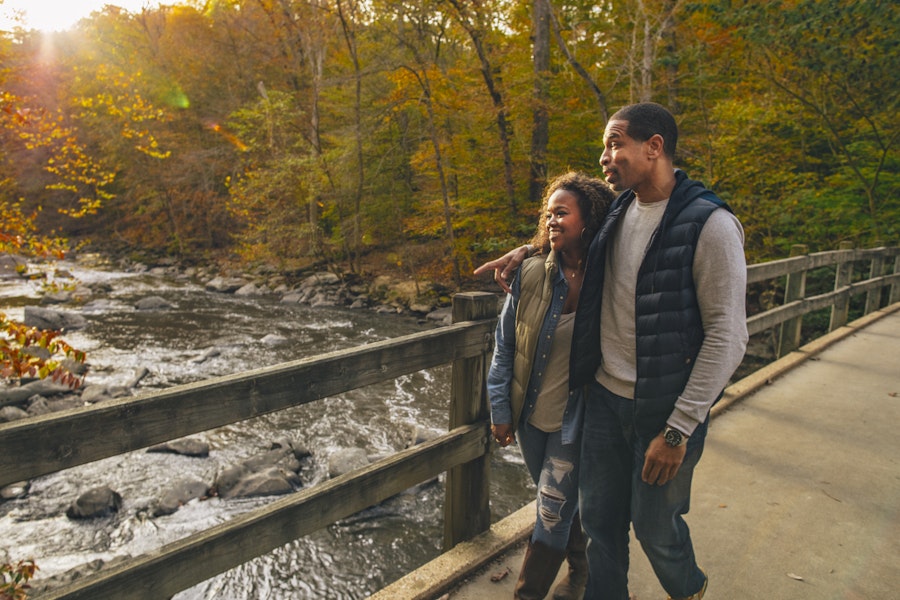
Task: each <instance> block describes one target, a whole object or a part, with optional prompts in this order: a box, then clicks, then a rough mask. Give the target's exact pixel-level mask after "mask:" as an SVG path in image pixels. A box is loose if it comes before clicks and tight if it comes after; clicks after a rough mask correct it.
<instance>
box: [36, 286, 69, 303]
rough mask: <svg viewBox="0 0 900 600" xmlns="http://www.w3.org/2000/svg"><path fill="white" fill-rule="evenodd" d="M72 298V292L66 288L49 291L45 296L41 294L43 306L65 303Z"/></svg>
mask: <svg viewBox="0 0 900 600" xmlns="http://www.w3.org/2000/svg"><path fill="white" fill-rule="evenodd" d="M71 300H72V293H71V292H67V291H65V290H60V291H58V292H47V293H46V294H44V295H43V296H41V306H46V305H48V304H65V303H66V302H69V301H71Z"/></svg>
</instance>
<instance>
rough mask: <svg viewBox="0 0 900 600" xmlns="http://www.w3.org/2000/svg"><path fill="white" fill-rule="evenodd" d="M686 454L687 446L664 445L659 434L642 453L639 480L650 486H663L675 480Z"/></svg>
mask: <svg viewBox="0 0 900 600" xmlns="http://www.w3.org/2000/svg"><path fill="white" fill-rule="evenodd" d="M686 453H687V444H684V445H681V446H674V447H673V446H670V445H668V444H667V443H666V440H665V438H663V434H661V433H660V434H659V435H658V436H656V437H655V438H653V441H651V442H650V446H648V447H647V452H645V453H644V468H643V469H642V470H641V479H643V480H644V483H649V484H650V485H654V484H656V485H665V484H667V483H669V482H670V481H672V480H673V479H674V478H675V474H676V473H678V469H679V468H680V467H681V463H682V462H683V461H684V455H685V454H686Z"/></svg>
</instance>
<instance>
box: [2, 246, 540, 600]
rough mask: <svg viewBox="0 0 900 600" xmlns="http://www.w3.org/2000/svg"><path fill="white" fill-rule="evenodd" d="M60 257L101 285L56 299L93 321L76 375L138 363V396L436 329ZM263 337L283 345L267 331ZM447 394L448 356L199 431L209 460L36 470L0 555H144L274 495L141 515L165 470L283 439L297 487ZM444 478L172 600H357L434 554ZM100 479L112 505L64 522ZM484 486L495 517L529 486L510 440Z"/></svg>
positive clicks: (191, 470) (235, 457)
mask: <svg viewBox="0 0 900 600" xmlns="http://www.w3.org/2000/svg"><path fill="white" fill-rule="evenodd" d="M63 266H64V267H65V268H66V269H68V270H69V271H70V272H72V273H73V274H74V276H75V277H76V278H77V280H78V281H80V282H82V283H83V284H86V285H88V286H89V287H91V288H93V289H94V290H97V289H105V290H107V291H104V292H101V293H96V292H95V296H94V298H93V300H91V301H90V302H89V303H88V304H86V305H85V306H82V307H75V308H72V307H65V308H66V309H69V310H76V311H78V312H80V313H81V314H82V315H84V316H85V318H86V319H87V320H88V327H86V328H85V329H83V330H79V331H74V332H70V333H68V334H67V335H65V336H64V339H65V340H66V341H67V342H68V343H69V344H70V345H72V346H74V347H76V348H78V349H80V350H84V351H86V352H87V353H88V362H89V363H90V365H91V370H90V372H89V374H88V377H87V380H86V384H106V385H122V384H124V383H125V382H127V381H130V380H131V379H132V378H133V377H134V376H135V373H136V372H138V371H140V370H141V369H144V368H146V369H148V370H149V375H147V376H146V377H145V378H144V379H142V380H141V383H140V386H139V388H138V391H139V392H140V391H142V390H144V391H146V390H153V389H164V388H167V387H171V386H174V385H179V384H183V383H189V382H193V381H198V380H203V379H208V378H210V377H216V376H220V375H226V374H231V373H237V372H240V371H245V370H249V369H255V368H258V367H262V366H269V365H273V364H276V363H281V362H286V361H290V360H296V359H299V358H303V357H307V356H312V355H316V354H321V353H324V352H330V351H333V350H338V349H342V348H349V347H353V346H358V345H361V344H366V343H370V342H373V341H378V340H383V339H389V338H393V337H397V336H400V335H404V334H407V333H411V332H415V331H420V330H423V329H425V328H428V327H431V325H425V324H421V323H419V322H417V321H416V320H415V319H412V318H410V317H400V316H385V315H379V314H376V313H374V312H373V311H366V310H359V311H357V310H349V309H338V308H310V307H307V306H302V305H296V304H290V305H289V304H284V303H281V302H279V298H278V297H277V296H260V297H252V298H247V297H237V296H234V295H226V294H217V293H212V292H208V291H206V290H205V289H204V288H203V287H202V285H200V284H199V283H197V282H193V281H190V280H188V279H187V278H183V277H176V276H173V275H166V274H153V273H141V274H135V273H124V272H110V271H103V270H95V269H90V268H85V267H81V266H79V265H78V264H65V265H63ZM151 295H153V296H161V297H162V298H164V299H166V300H167V301H168V302H170V303H171V304H172V305H174V308H172V309H169V310H164V311H137V310H135V309H134V304H135V302H136V301H137V300H139V299H141V298H144V297H147V296H151ZM39 298H40V296H39V292H38V285H37V284H35V283H30V282H24V281H14V282H10V281H0V312H5V313H6V314H7V315H8V316H10V317H12V318H15V319H19V320H21V319H22V314H23V311H24V306H26V305H33V304H37V303H38V302H39ZM269 334H274V335H275V336H280V338H283V340H282V341H281V343H272V342H270V341H267V340H266V339H265V338H266V336H267V335H269ZM269 339H270V340H271V339H273V338H272V336H270V338H269ZM210 350H215V351H216V352H210ZM204 357H206V358H204ZM449 395H450V384H449V367H440V368H436V369H431V370H427V371H420V372H418V373H413V374H410V375H407V376H404V377H400V378H398V379H397V380H395V381H390V382H385V383H383V384H380V385H376V386H370V387H367V388H364V389H360V390H355V391H352V392H348V393H346V394H341V395H339V396H335V397H331V398H327V399H325V400H322V401H318V402H313V403H310V404H307V405H304V406H301V407H297V408H294V409H290V410H285V411H281V412H278V413H274V414H271V415H266V416H263V417H260V418H257V419H253V420H250V421H246V422H243V423H238V424H234V425H230V426H226V427H221V428H218V429H215V430H212V431H208V432H204V433H202V434H199V435H197V436H194V437H199V438H201V439H203V440H205V441H206V442H207V443H208V444H209V445H210V456H209V457H208V458H190V457H185V456H176V455H171V454H156V453H147V452H143V451H138V452H132V453H129V454H126V455H123V456H117V457H112V458H108V459H104V460H101V461H97V462H94V463H90V464H87V465H82V466H79V467H76V468H72V469H67V470H65V471H61V472H58V473H54V474H51V475H47V476H44V477H40V478H38V479H35V480H33V481H32V482H31V489H30V492H29V494H28V496H27V497H26V498H23V499H18V500H11V501H7V502H3V503H0V559H3V558H4V556H3V554H4V553H5V554H6V557H5V558H6V559H7V560H11V561H17V560H21V559H25V558H33V559H34V560H35V561H36V563H37V565H38V567H39V571H38V574H37V578H36V581H39V580H40V579H41V578H44V577H49V576H52V575H55V574H59V573H62V572H64V571H67V570H68V569H71V568H73V567H75V566H77V565H80V564H83V563H86V562H88V561H91V560H94V559H102V560H104V561H110V560H112V559H114V558H116V557H122V556H138V555H140V554H144V553H147V552H150V551H153V550H155V549H157V548H159V547H160V546H162V545H164V544H167V543H170V542H173V541H176V540H178V539H181V538H183V537H185V536H187V535H189V534H192V533H195V532H198V531H201V530H203V529H206V528H209V527H211V526H214V525H216V524H218V523H222V522H225V521H228V520H229V519H231V518H233V517H235V516H236V515H239V514H241V513H244V512H246V511H248V510H252V509H255V508H258V507H261V506H264V505H265V504H267V503H268V502H271V501H272V499H273V498H271V497H270V498H254V499H231V500H223V499H220V498H211V499H209V500H204V501H199V500H197V501H193V502H190V503H189V504H187V505H186V506H183V507H182V508H180V509H179V510H178V511H177V512H176V513H174V514H172V515H168V516H162V517H152V516H150V514H151V512H150V507H151V506H152V503H153V501H154V499H155V498H158V497H159V495H160V494H161V492H162V490H164V489H165V488H166V487H167V486H168V485H169V484H171V483H173V482H174V481H175V480H177V479H181V478H185V477H195V478H197V479H201V480H203V481H208V482H211V481H212V479H213V477H214V475H215V473H216V472H217V470H219V469H221V468H224V467H227V466H229V465H232V464H235V463H237V462H240V461H241V460H243V459H244V458H247V457H249V456H251V455H254V454H258V453H259V452H261V451H262V450H264V449H266V448H267V447H268V444H269V443H270V442H271V440H273V439H277V438H280V437H284V436H288V437H290V438H292V439H294V440H296V441H298V442H300V443H302V444H303V445H305V446H306V447H307V448H308V449H309V450H310V451H311V452H312V459H311V461H310V462H309V463H308V464H307V466H305V467H304V469H303V471H302V472H301V478H302V480H303V484H304V486H305V487H308V486H312V485H315V484H317V483H320V482H322V481H324V480H326V479H327V478H328V474H327V458H328V456H329V455H331V454H332V453H334V452H336V451H338V450H340V449H344V448H356V447H359V448H364V449H365V450H366V452H367V453H368V454H369V455H370V456H373V457H377V456H383V455H387V454H390V453H392V452H396V451H398V450H401V449H403V448H404V447H406V446H407V445H408V443H409V441H410V440H411V439H412V437H413V435H414V433H415V432H417V431H418V432H422V431H425V432H435V433H436V432H443V431H446V428H447V421H448V399H449ZM442 481H443V479H441V483H438V484H433V485H426V486H421V487H417V488H415V489H413V490H410V491H408V492H407V493H404V494H400V495H398V496H397V497H395V498H392V499H390V500H388V501H386V502H384V503H382V504H381V505H379V506H376V507H371V508H369V509H367V510H365V511H362V512H361V513H358V514H356V515H354V516H352V517H349V518H347V519H344V520H342V521H340V522H338V523H335V524H331V525H328V526H325V527H323V528H322V529H320V530H318V531H317V532H315V533H313V534H311V535H308V536H306V537H303V538H301V539H298V540H295V541H294V542H292V543H290V544H287V545H285V546H283V547H281V548H277V549H276V550H274V551H273V552H271V553H269V554H267V555H265V556H262V557H259V558H257V559H254V560H251V561H250V562H248V563H246V564H244V565H242V566H240V567H237V568H235V569H233V570H231V571H228V572H226V573H223V574H221V575H219V576H217V577H214V578H212V579H210V580H208V581H206V582H203V583H201V584H199V585H197V586H195V587H193V588H191V589H189V590H185V591H183V592H181V593H179V594H177V595H176V596H175V598H176V599H177V600H199V599H211V598H217V599H228V598H234V599H253V598H258V599H279V600H280V599H294V598H297V599H301V598H328V599H329V600H330V599H344V598H347V599H356V598H365V597H367V596H368V595H370V594H371V593H373V592H374V591H376V590H378V589H380V588H382V587H384V586H385V585H386V584H388V583H390V582H391V581H393V580H395V579H397V578H399V577H400V576H402V575H404V574H405V573H407V572H409V571H411V570H412V569H414V568H416V567H417V566H419V565H421V564H423V563H424V562H427V561H428V560H430V559H432V558H434V557H435V556H437V555H438V554H439V553H440V551H441V541H442V536H443V513H442V511H443V500H444V496H443V494H444V491H443V484H442ZM100 485H108V486H110V487H111V488H112V489H114V490H115V491H117V492H118V493H119V494H121V496H122V497H123V500H124V506H123V508H122V509H121V510H120V511H119V513H118V514H115V515H113V516H111V517H107V518H101V519H95V520H91V521H72V520H69V519H68V518H67V517H66V516H65V510H66V508H67V507H68V506H69V505H70V504H71V503H72V502H73V501H74V500H75V499H76V498H77V497H78V495H80V494H81V493H82V492H84V491H86V490H87V489H90V488H92V487H96V486H100ZM491 488H492V489H491V508H492V517H493V519H494V520H496V519H498V518H501V517H503V516H505V515H507V514H509V513H510V512H512V511H513V510H515V509H517V508H518V507H520V506H522V505H523V504H525V503H526V502H527V501H528V500H529V499H530V498H531V497H532V494H533V491H532V488H531V486H530V484H529V481H528V478H527V475H526V473H525V468H524V466H523V463H522V461H521V459H520V457H519V454H518V450H516V449H513V448H507V449H503V450H499V451H498V452H496V453H495V454H494V455H493V458H492V483H491Z"/></svg>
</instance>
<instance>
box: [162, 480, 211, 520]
mask: <svg viewBox="0 0 900 600" xmlns="http://www.w3.org/2000/svg"><path fill="white" fill-rule="evenodd" d="M208 493H209V486H208V485H207V484H206V483H204V482H202V481H199V480H197V479H182V480H180V481H177V482H175V484H173V485H172V487H171V488H169V489H168V490H166V491H165V492H163V495H162V496H161V497H160V498H159V501H158V502H157V504H156V507H155V508H154V509H153V516H154V517H160V516H163V515H171V514H172V513H174V512H175V511H177V510H178V509H179V508H181V507H182V506H184V505H185V504H187V503H188V502H190V501H191V500H193V499H195V498H203V497H205V496H207V495H208Z"/></svg>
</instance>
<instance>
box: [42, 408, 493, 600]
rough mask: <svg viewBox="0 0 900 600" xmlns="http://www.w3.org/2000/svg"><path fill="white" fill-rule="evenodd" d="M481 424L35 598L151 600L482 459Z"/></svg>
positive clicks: (485, 441)
mask: <svg viewBox="0 0 900 600" xmlns="http://www.w3.org/2000/svg"><path fill="white" fill-rule="evenodd" d="M489 439H490V435H489V431H488V426H487V423H486V422H482V423H478V424H475V425H467V426H464V427H459V428H457V429H454V430H453V431H450V432H449V433H446V434H444V435H442V436H441V437H439V438H436V439H434V440H431V441H429V442H425V443H422V444H419V445H417V446H414V447H412V448H409V449H407V450H403V451H401V452H398V453H396V454H394V455H392V456H390V457H388V458H385V459H383V460H381V461H378V462H377V463H373V464H372V465H369V466H368V467H366V468H364V469H360V470H359V471H356V472H354V473H348V474H346V475H342V476H340V477H336V478H334V479H332V480H330V481H328V482H326V483H323V484H321V485H317V486H315V487H313V488H309V489H307V490H302V491H300V492H297V493H295V494H291V495H290V496H287V497H284V498H281V499H279V500H276V501H275V502H273V503H272V504H270V505H269V506H267V507H265V508H262V509H259V510H256V511H253V512H251V513H248V514H245V515H241V516H239V517H237V518H235V519H232V520H231V521H229V522H228V523H224V524H221V525H217V526H215V527H212V528H211V529H208V530H206V531H204V532H202V533H199V534H196V535H193V536H190V537H189V538H186V539H183V540H180V541H178V542H174V543H171V544H167V545H166V546H163V547H162V548H160V549H159V550H158V551H156V552H152V553H150V554H147V555H144V556H141V557H138V558H136V559H134V560H130V561H128V562H126V563H123V564H121V565H117V566H116V567H113V568H110V569H108V570H106V571H101V572H100V573H99V574H97V575H95V576H93V577H90V578H85V579H84V580H81V581H79V582H76V583H75V584H72V585H69V586H67V587H64V588H58V589H56V590H54V591H52V592H50V593H49V595H45V596H42V598H45V599H47V600H49V599H53V600H159V599H160V598H169V597H171V596H172V595H173V594H175V593H177V592H179V591H181V590H184V589H187V588H189V587H192V586H194V585H196V584H198V583H200V582H202V581H205V580H207V579H209V578H210V577H213V576H215V575H217V574H219V573H222V572H224V571H227V570H228V569H231V568H233V567H236V566H238V565H241V564H243V563H245V562H247V561H248V560H250V559H252V558H255V557H257V556H261V555H263V554H266V553H267V552H270V551H272V550H273V549H275V548H278V547H280V546H283V545H284V544H287V543H289V542H291V541H293V540H296V539H298V538H300V537H303V536H304V535H308V534H309V533H312V532H314V531H317V530H318V529H321V528H322V527H325V526H326V525H328V524H330V523H333V522H335V521H338V520H340V519H343V518H345V517H348V516H350V515H352V514H354V513H356V512H358V511H360V510H363V509H365V508H368V507H369V506H372V505H375V504H377V503H379V502H382V501H383V500H386V499H387V498H390V497H391V496H394V495H396V494H398V493H400V492H402V491H403V490H405V489H408V488H409V487H411V486H413V485H416V484H418V483H421V482H423V481H427V480H429V479H431V478H433V477H436V476H437V475H439V474H440V473H442V472H443V471H445V470H447V469H448V468H451V467H453V466H456V465H460V464H463V463H466V462H469V461H472V460H476V459H477V458H479V457H481V456H484V455H486V454H487V452H488V451H489V448H488V441H489Z"/></svg>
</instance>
